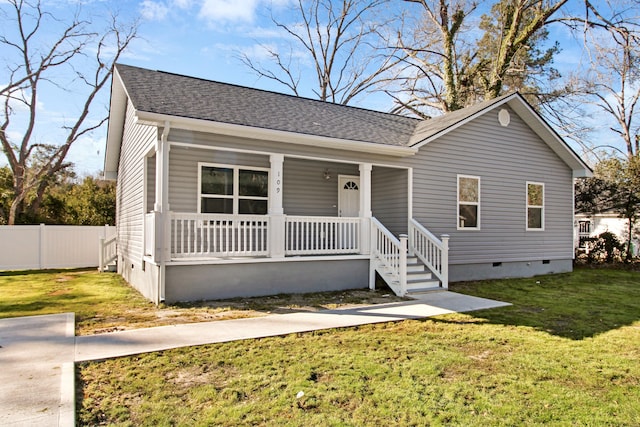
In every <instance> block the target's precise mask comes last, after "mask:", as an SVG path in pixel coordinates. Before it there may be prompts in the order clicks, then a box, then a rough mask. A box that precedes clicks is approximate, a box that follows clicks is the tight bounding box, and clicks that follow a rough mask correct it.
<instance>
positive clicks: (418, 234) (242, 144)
mask: <svg viewBox="0 0 640 427" xmlns="http://www.w3.org/2000/svg"><path fill="white" fill-rule="evenodd" d="M589 174H590V170H589V168H588V167H587V166H586V165H585V164H584V163H583V161H582V160H581V159H580V158H579V157H578V156H577V155H576V154H575V153H574V152H573V151H572V150H571V149H570V148H569V147H568V146H567V145H566V144H565V143H564V142H563V141H562V139H561V138H560V137H559V136H558V135H557V134H556V133H555V132H554V131H553V130H552V129H551V128H550V127H549V126H548V125H547V124H546V123H545V122H544V120H543V119H542V118H541V117H540V116H539V115H538V114H537V113H536V112H535V111H534V110H533V109H532V107H531V106H530V105H529V104H527V102H526V101H525V100H524V99H523V98H522V96H520V95H519V94H517V93H514V94H510V95H506V96H503V97H501V98H497V99H493V100H491V101H487V102H484V103H481V104H478V105H475V106H473V107H470V108H467V109H464V110H460V111H457V112H454V113H451V114H447V115H444V116H442V117H438V118H434V119H431V120H427V121H421V120H417V119H413V118H407V117H403V116H398V115H392V114H385V113H380V112H376V111H369V110H364V109H360V108H353V107H346V106H342V105H335V104H330V103H324V102H319V101H315V100H310V99H303V98H298V97H294V96H288V95H283V94H278V93H272V92H266V91H261V90H256V89H251V88H246V87H240V86H234V85H230V84H223V83H218V82H213V81H207V80H202V79H197V78H193V77H187V76H181V75H176V74H171V73H166V72H160V71H151V70H146V69H142V68H136V67H131V66H125V65H117V66H116V69H115V72H114V76H113V85H112V90H111V110H110V116H109V129H108V137H107V149H106V158H105V175H106V176H107V177H108V178H112V179H117V182H118V185H117V251H118V271H119V272H120V273H121V274H122V275H123V276H124V278H125V279H126V280H127V281H128V282H129V283H131V284H132V285H133V286H134V287H136V288H137V289H138V290H139V291H140V292H141V293H142V294H144V295H145V296H146V297H147V298H149V299H150V300H152V301H155V302H160V301H167V302H172V301H181V300H199V299H216V298H228V297H237V296H255V295H267V294H276V293H293V292H296V293H297V292H309V291H322V290H339V289H348V288H364V287H367V286H374V285H375V279H376V275H378V276H379V277H381V278H382V279H384V280H385V281H386V282H387V284H388V285H389V286H390V287H391V289H393V291H394V292H396V293H397V294H400V295H404V294H406V293H411V292H418V291H424V290H429V289H433V288H440V287H444V288H446V287H447V285H448V283H449V281H459V280H469V279H485V278H498V277H516V276H520V277H522V276H531V275H535V274H543V273H551V272H566V271H570V270H571V269H572V259H573V179H574V178H576V177H582V176H587V175H589Z"/></svg>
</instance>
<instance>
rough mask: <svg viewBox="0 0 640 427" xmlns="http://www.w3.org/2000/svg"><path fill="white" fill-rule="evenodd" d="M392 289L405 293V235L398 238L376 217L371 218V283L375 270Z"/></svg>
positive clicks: (401, 293) (397, 292) (373, 284)
mask: <svg viewBox="0 0 640 427" xmlns="http://www.w3.org/2000/svg"><path fill="white" fill-rule="evenodd" d="M376 271H377V272H378V273H379V274H380V277H382V278H383V279H384V280H385V282H387V284H388V285H389V287H390V288H391V289H393V291H394V292H395V293H396V294H398V295H400V296H404V295H405V294H406V293H407V237H406V236H401V238H400V239H398V238H397V237H396V236H394V235H393V234H391V232H390V231H389V230H387V229H386V228H385V226H384V225H382V224H381V223H380V221H378V220H377V219H376V218H371V277H370V280H371V283H370V286H371V287H372V288H373V287H375V272H376Z"/></svg>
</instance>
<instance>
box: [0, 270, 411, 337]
mask: <svg viewBox="0 0 640 427" xmlns="http://www.w3.org/2000/svg"><path fill="white" fill-rule="evenodd" d="M400 300H403V298H399V297H396V296H395V295H393V293H392V292H389V291H377V292H370V291H368V290H355V291H344V292H322V293H314V294H304V295H300V294H297V295H274V296H269V297H262V298H236V299H232V300H224V301H201V302H194V303H188V304H173V305H165V304H161V305H160V306H159V307H156V306H155V305H154V304H152V303H151V302H149V301H147V300H146V299H145V298H143V297H142V296H141V295H140V294H139V293H138V292H137V291H136V290H134V289H133V288H132V287H130V286H129V285H127V283H126V282H125V281H124V280H123V279H122V277H121V276H119V275H116V274H113V273H98V272H97V271H95V270H57V271H53V270H47V271H13V272H11V271H8V272H7V271H5V272H0V319H1V318H6V317H19V316H35V315H41V314H53V313H66V312H74V313H75V314H76V334H78V335H87V334H95V333H104V332H112V331H118V330H125V329H134V328H148V327H152V326H161V325H171V324H176V323H192V322H205V321H214V320H227V319H238V318H244V317H257V316H264V315H266V314H270V313H282V312H289V311H300V310H322V309H331V308H338V307H345V306H351V305H362V304H379V303H386V302H394V301H400Z"/></svg>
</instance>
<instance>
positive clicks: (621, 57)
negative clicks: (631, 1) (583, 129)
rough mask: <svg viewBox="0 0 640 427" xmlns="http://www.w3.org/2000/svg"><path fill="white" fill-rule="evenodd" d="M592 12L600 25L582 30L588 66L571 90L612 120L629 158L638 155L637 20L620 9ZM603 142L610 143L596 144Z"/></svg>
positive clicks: (639, 52)
mask: <svg viewBox="0 0 640 427" xmlns="http://www.w3.org/2000/svg"><path fill="white" fill-rule="evenodd" d="M594 13H598V15H599V16H598V17H599V25H589V26H588V27H587V30H586V32H584V33H583V36H584V38H585V47H586V48H587V49H588V52H589V59H590V61H589V64H588V65H589V69H588V70H587V72H585V73H583V74H581V75H579V76H576V77H575V78H574V81H573V85H572V92H573V93H574V95H575V98H576V102H579V103H585V104H590V105H592V106H594V107H595V108H596V110H597V111H600V112H602V113H603V114H604V116H601V117H608V118H609V119H611V121H612V123H615V125H613V126H611V127H610V128H609V129H610V130H611V131H612V132H613V133H614V134H615V135H616V136H617V137H619V138H622V140H623V142H624V147H625V148H626V153H625V154H626V156H627V157H629V158H632V157H634V156H636V155H637V154H640V123H637V121H638V120H639V119H640V118H639V117H637V115H638V114H639V112H638V108H640V105H639V101H640V37H639V36H640V31H639V30H640V20H639V17H637V16H629V15H628V14H625V13H621V12H619V11H618V12H614V13H613V15H614V16H613V17H611V18H605V17H603V16H602V11H601V12H597V11H594ZM633 13H636V12H633ZM604 145H611V144H607V143H606V142H605V143H604V144H601V145H599V147H603V146H604Z"/></svg>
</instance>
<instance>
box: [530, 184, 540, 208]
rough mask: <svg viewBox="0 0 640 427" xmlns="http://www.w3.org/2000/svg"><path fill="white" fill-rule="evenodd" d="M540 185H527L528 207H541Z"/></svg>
mask: <svg viewBox="0 0 640 427" xmlns="http://www.w3.org/2000/svg"><path fill="white" fill-rule="evenodd" d="M542 188H543V187H542V185H538V184H528V185H527V203H528V204H529V206H543V205H544V203H543V202H544V201H543V191H542Z"/></svg>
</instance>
